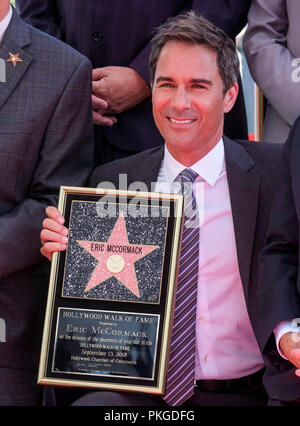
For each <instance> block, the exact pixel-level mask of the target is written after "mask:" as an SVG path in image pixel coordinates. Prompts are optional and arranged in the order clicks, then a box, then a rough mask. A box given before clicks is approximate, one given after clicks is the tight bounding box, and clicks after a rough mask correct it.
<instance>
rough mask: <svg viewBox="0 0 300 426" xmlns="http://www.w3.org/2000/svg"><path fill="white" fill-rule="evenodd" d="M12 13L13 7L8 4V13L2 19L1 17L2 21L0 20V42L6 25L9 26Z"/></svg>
mask: <svg viewBox="0 0 300 426" xmlns="http://www.w3.org/2000/svg"><path fill="white" fill-rule="evenodd" d="M12 14H13V9H12V7H11V6H9V12H8V14H7V15H6V16H5V18H4V19H2V21H0V42H1V41H2V39H3V36H4V33H5V31H6V30H7V27H8V26H9V23H10V20H11V18H12Z"/></svg>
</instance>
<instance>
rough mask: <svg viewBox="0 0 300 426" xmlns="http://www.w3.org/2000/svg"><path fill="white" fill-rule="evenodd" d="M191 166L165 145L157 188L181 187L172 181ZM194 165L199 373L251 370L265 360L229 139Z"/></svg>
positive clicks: (211, 375)
mask: <svg viewBox="0 0 300 426" xmlns="http://www.w3.org/2000/svg"><path fill="white" fill-rule="evenodd" d="M185 168H186V167H185V166H183V165H182V164H180V163H178V161H176V160H175V159H174V158H173V157H172V156H171V154H170V153H169V151H168V150H167V148H166V147H165V156H164V159H163V161H162V164H161V168H160V171H159V175H158V179H157V183H156V186H155V191H157V192H178V190H177V191H175V190H174V186H173V187H172V184H171V183H172V182H173V181H174V179H175V178H176V177H177V175H178V174H179V173H180V172H181V171H182V170H183V169H185ZM190 168H191V169H192V170H194V171H195V172H197V173H198V175H199V178H197V179H196V181H195V183H194V185H193V190H194V193H195V197H196V200H197V206H198V209H199V212H200V242H199V249H200V251H199V274H198V296H197V320H196V370H195V379H196V380H198V379H219V380H221V379H234V378H238V377H243V376H247V375H249V374H252V373H254V372H256V371H258V370H259V369H261V368H262V367H263V365H264V363H263V360H262V357H261V354H260V351H259V348H258V345H257V342H256V339H255V337H254V333H253V330H252V327H251V324H250V320H249V316H248V312H247V308H246V302H245V298H244V293H243V288H242V283H241V278H240V273H239V268H238V260H237V252H236V243H235V234H234V228H233V220H232V211H231V203H230V197H229V188H228V181H227V174H226V169H225V158H224V144H223V140H222V139H221V140H220V141H219V143H218V144H217V145H216V146H215V147H214V149H212V150H211V151H210V152H209V153H208V154H207V155H206V156H205V157H203V158H202V159H201V160H199V161H198V162H197V163H195V164H194V165H193V166H191V167H190ZM177 188H178V186H177ZM249 256H250V253H249Z"/></svg>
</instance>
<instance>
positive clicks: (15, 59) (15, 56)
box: [6, 52, 23, 67]
mask: <svg viewBox="0 0 300 426" xmlns="http://www.w3.org/2000/svg"><path fill="white" fill-rule="evenodd" d="M9 56H10V58H8V59H6V62H12V64H13V66H14V67H15V66H16V65H17V62H23V61H22V59H21V58H19V53H11V52H9Z"/></svg>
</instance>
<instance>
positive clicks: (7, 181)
mask: <svg viewBox="0 0 300 426" xmlns="http://www.w3.org/2000/svg"><path fill="white" fill-rule="evenodd" d="M0 36H1V42H0V57H1V58H2V59H3V60H4V61H5V68H6V70H5V71H6V72H5V74H6V76H5V77H6V78H5V79H6V82H3V83H0V84H1V94H0V151H1V155H0V176H1V179H0V212H1V215H0V223H1V226H0V228H1V230H0V247H1V250H0V252H1V254H0V276H1V278H0V281H1V282H0V317H1V323H2V332H1V336H2V338H1V340H0V405H33V404H36V403H38V401H39V395H38V391H37V387H36V370H37V367H38V358H39V352H40V338H41V331H42V323H43V307H44V302H45V298H46V293H47V282H48V279H47V275H48V267H47V265H46V270H45V265H43V263H42V260H43V258H42V256H41V255H40V240H39V232H40V226H41V225H42V220H43V216H44V210H45V207H46V206H47V205H49V204H50V205H53V204H56V203H57V196H58V189H59V186H60V185H61V184H68V183H69V184H70V183H71V182H72V183H73V184H75V185H84V184H85V181H86V179H87V178H88V176H89V174H90V171H91V167H92V162H93V159H92V155H93V152H92V148H93V147H92V137H93V136H92V130H93V124H92V114H91V105H90V94H89V93H90V86H91V79H90V74H91V65H90V63H89V61H88V60H87V59H86V58H85V57H84V56H82V55H80V54H79V53H78V52H76V51H75V50H73V49H72V48H71V47H69V46H66V45H64V44H63V43H61V42H60V41H58V40H56V39H54V38H52V37H50V36H49V35H47V34H44V33H41V32H40V31H38V30H36V29H34V28H32V27H31V26H29V25H28V24H27V23H25V22H24V21H23V20H22V19H21V18H20V17H19V15H18V14H17V13H16V11H15V10H14V9H13V8H12V7H11V6H10V5H9V0H2V1H1V2H0Z"/></svg>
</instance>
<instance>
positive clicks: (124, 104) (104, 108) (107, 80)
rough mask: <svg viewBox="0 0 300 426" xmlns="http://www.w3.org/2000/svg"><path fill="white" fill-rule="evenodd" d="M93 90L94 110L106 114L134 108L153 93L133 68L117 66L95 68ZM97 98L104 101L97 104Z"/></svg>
mask: <svg viewBox="0 0 300 426" xmlns="http://www.w3.org/2000/svg"><path fill="white" fill-rule="evenodd" d="M92 92H93V108H94V110H95V111H97V110H98V111H99V110H100V111H101V113H102V114H104V115H105V116H106V115H114V114H119V113H120V112H123V111H126V110H128V109H130V108H133V107H134V106H136V105H138V104H139V103H140V102H142V101H143V100H144V99H146V98H147V97H148V96H150V94H151V90H150V89H149V87H148V86H147V83H146V81H145V80H144V79H143V78H142V77H141V76H140V75H139V74H138V73H137V72H136V71H135V70H134V69H133V68H128V67H117V66H110V67H103V68H95V69H94V70H93V88H92ZM96 99H98V100H101V101H102V102H100V101H99V104H98V105H97V101H96ZM103 101H104V102H106V105H105V104H104V103H103Z"/></svg>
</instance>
